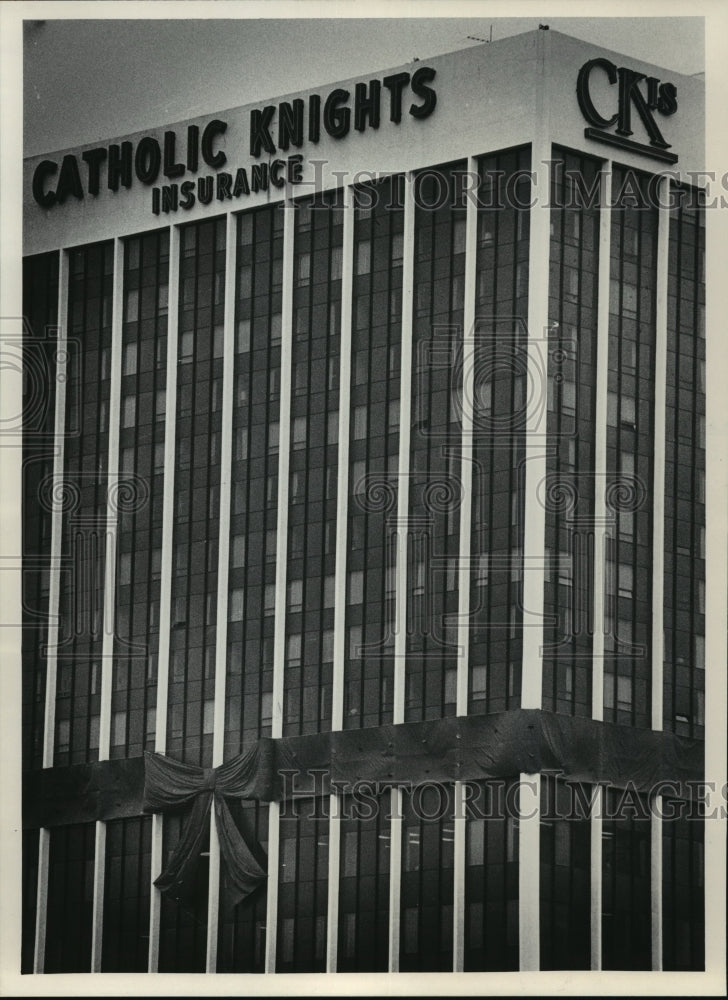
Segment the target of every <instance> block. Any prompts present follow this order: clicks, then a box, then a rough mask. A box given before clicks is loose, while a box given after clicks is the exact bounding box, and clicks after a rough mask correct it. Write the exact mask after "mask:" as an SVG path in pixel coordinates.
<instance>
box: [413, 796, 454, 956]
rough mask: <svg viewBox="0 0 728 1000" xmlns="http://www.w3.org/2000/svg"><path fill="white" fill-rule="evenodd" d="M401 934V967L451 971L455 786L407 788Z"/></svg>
mask: <svg viewBox="0 0 728 1000" xmlns="http://www.w3.org/2000/svg"><path fill="white" fill-rule="evenodd" d="M402 798H403V814H404V823H403V827H402V883H401V892H402V895H401V910H400V920H401V933H400V945H399V967H400V970H401V971H402V972H447V971H451V970H452V961H453V959H452V942H453V938H452V932H453V856H454V855H453V852H454V843H455V821H454V819H453V788H452V785H435V784H429V785H424V786H422V788H421V789H415V791H414V792H407V791H405V792H404V793H403V796H402Z"/></svg>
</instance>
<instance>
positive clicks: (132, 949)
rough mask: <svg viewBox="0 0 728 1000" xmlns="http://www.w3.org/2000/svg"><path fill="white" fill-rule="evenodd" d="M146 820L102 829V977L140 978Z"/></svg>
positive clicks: (148, 840)
mask: <svg viewBox="0 0 728 1000" xmlns="http://www.w3.org/2000/svg"><path fill="white" fill-rule="evenodd" d="M151 858H152V817H151V816H141V817H136V816H134V817H131V818H130V819H117V820H113V821H112V822H110V823H107V824H106V872H105V881H104V931H103V955H102V959H101V968H102V971H103V972H146V971H147V964H148V960H149V891H150V885H151V880H150V874H151Z"/></svg>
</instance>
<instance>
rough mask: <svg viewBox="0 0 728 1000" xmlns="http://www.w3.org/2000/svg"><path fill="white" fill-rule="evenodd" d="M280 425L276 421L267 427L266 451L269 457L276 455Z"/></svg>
mask: <svg viewBox="0 0 728 1000" xmlns="http://www.w3.org/2000/svg"><path fill="white" fill-rule="evenodd" d="M280 429H281V425H280V424H279V423H278V421H275V422H274V423H272V424H269V425H268V451H269V452H270V454H271V455H277V454H278V443H279V436H280Z"/></svg>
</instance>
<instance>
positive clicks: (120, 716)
mask: <svg viewBox="0 0 728 1000" xmlns="http://www.w3.org/2000/svg"><path fill="white" fill-rule="evenodd" d="M125 743H126V712H114V714H113V715H112V717H111V745H112V746H115V747H120V746H123V745H124V744H125Z"/></svg>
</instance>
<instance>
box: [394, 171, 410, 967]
mask: <svg viewBox="0 0 728 1000" xmlns="http://www.w3.org/2000/svg"><path fill="white" fill-rule="evenodd" d="M414 187H415V179H414V174H412V173H408V174H406V175H405V179H404V246H403V258H402V331H401V345H402V348H401V362H400V407H399V460H398V473H397V522H396V530H397V562H396V590H395V606H394V693H393V708H392V722H393V723H394V724H395V725H396V724H397V723H399V722H404V699H405V663H406V655H407V549H408V538H409V534H408V530H407V525H408V514H409V455H410V432H411V419H412V313H413V297H414V252H415V201H414ZM390 794H391V799H390V813H391V826H390V868H389V971H390V972H399V941H400V900H401V891H402V888H401V883H402V824H403V816H402V809H403V796H402V790H401V789H400V788H393V789H392V791H391V793H390Z"/></svg>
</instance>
